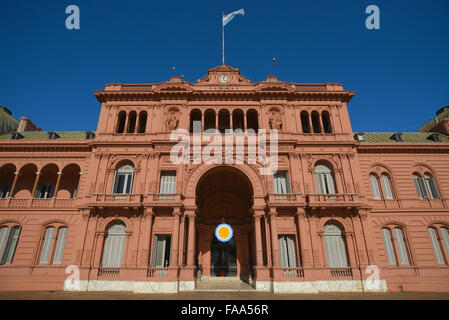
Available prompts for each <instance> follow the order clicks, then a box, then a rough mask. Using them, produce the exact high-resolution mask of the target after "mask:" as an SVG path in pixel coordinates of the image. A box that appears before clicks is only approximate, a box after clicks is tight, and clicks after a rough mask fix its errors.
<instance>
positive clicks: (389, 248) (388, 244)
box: [382, 229, 397, 266]
mask: <svg viewBox="0 0 449 320" xmlns="http://www.w3.org/2000/svg"><path fill="white" fill-rule="evenodd" d="M382 236H383V238H384V244H385V252H386V253H387V260H388V264H389V265H390V266H395V265H397V262H396V256H395V254H394V247H393V242H392V240H391V233H390V230H389V229H382Z"/></svg>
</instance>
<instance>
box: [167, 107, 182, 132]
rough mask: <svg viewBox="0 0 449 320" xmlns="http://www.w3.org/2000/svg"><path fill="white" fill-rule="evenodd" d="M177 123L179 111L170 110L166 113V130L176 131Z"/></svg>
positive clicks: (175, 109)
mask: <svg viewBox="0 0 449 320" xmlns="http://www.w3.org/2000/svg"><path fill="white" fill-rule="evenodd" d="M178 123H179V110H178V109H177V108H172V109H170V110H169V111H168V117H167V120H166V121H165V125H166V127H167V130H170V131H171V130H176V129H177V128H178Z"/></svg>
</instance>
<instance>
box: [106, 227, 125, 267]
mask: <svg viewBox="0 0 449 320" xmlns="http://www.w3.org/2000/svg"><path fill="white" fill-rule="evenodd" d="M125 243H126V227H125V225H124V224H123V222H116V223H114V224H113V225H111V226H110V227H109V228H108V231H107V235H106V239H105V241H104V249H103V259H102V262H101V265H102V266H103V267H110V268H119V267H120V266H121V265H122V263H123V255H124V252H125Z"/></svg>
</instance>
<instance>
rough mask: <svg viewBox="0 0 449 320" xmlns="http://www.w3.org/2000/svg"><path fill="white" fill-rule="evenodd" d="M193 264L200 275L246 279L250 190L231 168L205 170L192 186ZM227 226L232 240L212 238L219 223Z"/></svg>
mask: <svg viewBox="0 0 449 320" xmlns="http://www.w3.org/2000/svg"><path fill="white" fill-rule="evenodd" d="M195 193H196V205H197V208H198V213H197V246H196V247H197V253H196V260H197V264H198V265H199V266H200V267H201V269H202V275H203V276H206V277H207V276H209V277H235V276H239V277H241V278H242V279H246V278H247V277H248V274H249V273H250V271H251V268H252V266H253V264H254V263H253V262H254V250H253V248H254V243H253V228H252V214H251V209H252V206H253V188H252V185H251V182H250V180H249V179H248V177H247V176H246V175H245V174H244V173H243V172H242V171H241V170H239V169H237V168H236V167H233V166H226V165H224V166H218V167H214V168H212V169H210V170H208V171H206V172H205V173H204V174H203V175H202V176H201V178H200V179H199V181H198V183H197V186H196V190H195ZM223 222H225V223H227V224H229V225H230V226H231V227H232V228H233V230H234V235H233V238H232V239H231V240H230V241H228V242H226V243H222V242H220V241H218V240H217V239H216V237H215V228H216V227H217V226H218V225H219V224H220V223H223Z"/></svg>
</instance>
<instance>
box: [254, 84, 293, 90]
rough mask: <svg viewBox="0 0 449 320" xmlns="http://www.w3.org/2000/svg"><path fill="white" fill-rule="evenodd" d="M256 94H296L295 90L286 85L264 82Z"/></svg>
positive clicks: (258, 87)
mask: <svg viewBox="0 0 449 320" xmlns="http://www.w3.org/2000/svg"><path fill="white" fill-rule="evenodd" d="M255 91H256V92H295V89H293V88H291V87H290V86H289V85H287V84H286V83H282V82H280V83H269V82H262V83H260V84H259V85H258V86H257V88H256V89H255Z"/></svg>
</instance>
